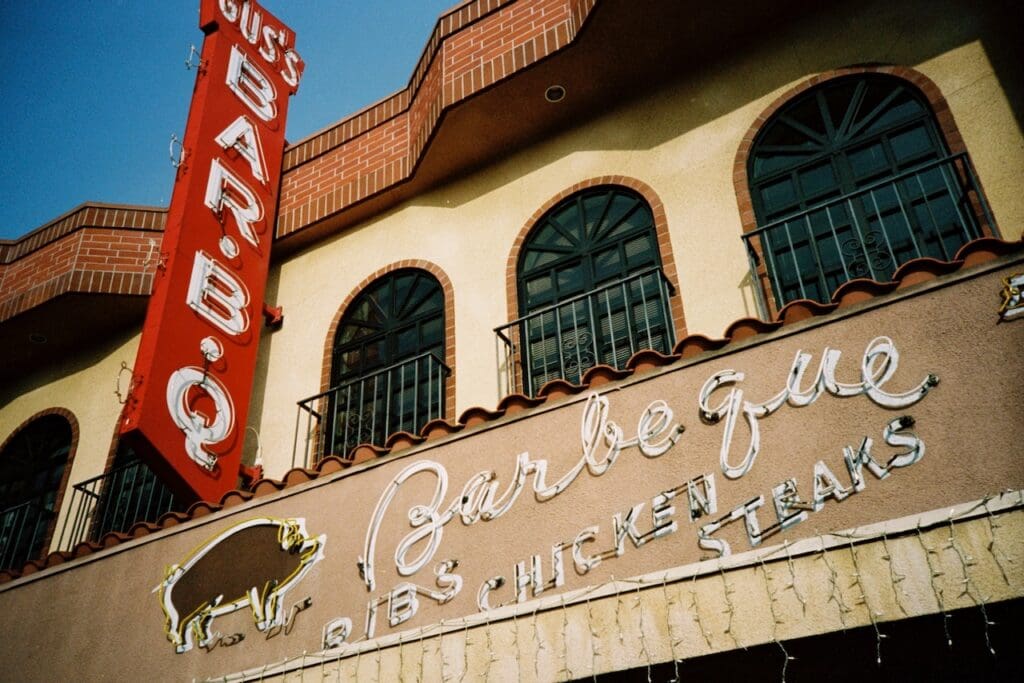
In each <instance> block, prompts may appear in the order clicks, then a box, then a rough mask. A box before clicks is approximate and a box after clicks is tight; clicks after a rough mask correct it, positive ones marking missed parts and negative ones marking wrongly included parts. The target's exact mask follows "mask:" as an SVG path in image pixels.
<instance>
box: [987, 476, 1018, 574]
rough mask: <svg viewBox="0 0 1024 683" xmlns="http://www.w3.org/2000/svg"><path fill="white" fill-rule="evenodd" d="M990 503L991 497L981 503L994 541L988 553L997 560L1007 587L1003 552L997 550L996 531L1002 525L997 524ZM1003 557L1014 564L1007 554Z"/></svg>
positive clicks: (991, 542)
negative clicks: (1001, 557) (1001, 560)
mask: <svg viewBox="0 0 1024 683" xmlns="http://www.w3.org/2000/svg"><path fill="white" fill-rule="evenodd" d="M1000 496H1002V494H1000ZM988 501H989V496H985V499H984V500H983V501H982V502H981V504H982V506H983V507H984V508H985V513H986V515H987V519H988V532H989V534H990V535H991V536H992V540H991V541H989V543H988V552H989V554H990V555H992V559H993V560H995V562H996V566H997V567H999V571H1000V573H1001V574H1002V575H1003V581H1004V582H1005V583H1006V585H1007V586H1009V585H1010V578H1009V577H1008V576H1007V574H1006V569H1005V568H1004V567H1003V563H1002V562H1000V560H999V553H1000V552H1002V551H1001V550H1000V549H998V548H996V529H998V528H999V527H1000V526H1001V525H1000V524H997V523H996V516H995V515H994V514H992V511H991V510H990V509H989V507H988ZM1003 557H1005V558H1006V561H1007V562H1009V563H1010V564H1013V559H1012V558H1011V557H1009V556H1008V555H1007V554H1006V553H1003Z"/></svg>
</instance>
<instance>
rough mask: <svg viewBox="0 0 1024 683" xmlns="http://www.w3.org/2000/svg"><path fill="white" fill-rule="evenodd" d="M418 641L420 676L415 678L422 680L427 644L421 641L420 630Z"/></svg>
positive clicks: (421, 634)
mask: <svg viewBox="0 0 1024 683" xmlns="http://www.w3.org/2000/svg"><path fill="white" fill-rule="evenodd" d="M419 643H420V677H419V679H417V680H420V681H422V680H423V671H424V661H423V660H424V659H426V658H427V646H426V645H425V644H424V643H423V632H422V631H421V632H420V639H419Z"/></svg>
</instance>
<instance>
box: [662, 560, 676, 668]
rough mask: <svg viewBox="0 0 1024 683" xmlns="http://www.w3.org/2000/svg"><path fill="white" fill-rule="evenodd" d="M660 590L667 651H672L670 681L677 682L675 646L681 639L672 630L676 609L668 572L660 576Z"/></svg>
mask: <svg viewBox="0 0 1024 683" xmlns="http://www.w3.org/2000/svg"><path fill="white" fill-rule="evenodd" d="M661 592H662V593H663V594H664V595H665V633H667V634H668V647H669V652H671V653H672V670H673V673H674V675H673V676H672V680H671V681H670V683H679V655H677V654H676V646H677V645H679V643H680V642H681V639H677V638H676V636H675V634H674V633H673V632H672V613H673V612H675V611H676V607H677V605H676V601H675V600H673V599H672V596H671V595H669V592H668V572H666V573H665V574H662V576H661Z"/></svg>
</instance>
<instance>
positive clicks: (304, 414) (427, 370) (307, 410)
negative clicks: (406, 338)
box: [292, 353, 451, 466]
mask: <svg viewBox="0 0 1024 683" xmlns="http://www.w3.org/2000/svg"><path fill="white" fill-rule="evenodd" d="M450 374H451V370H450V369H449V368H448V366H447V365H445V364H444V362H443V361H442V360H441V359H440V358H438V357H437V356H436V355H434V354H433V353H424V354H421V355H419V356H416V357H414V358H410V359H409V360H406V361H403V362H401V363H396V364H395V365H391V366H388V367H386V368H381V369H380V370H375V371H373V372H371V373H369V374H367V375H364V376H362V377H359V378H357V379H353V380H349V381H347V382H344V383H342V384H340V385H338V386H336V387H334V388H332V389H328V390H327V391H325V392H323V393H320V394H317V395H316V396H310V397H309V398H306V399H303V400H301V401H299V409H298V413H297V414H296V422H295V444H294V446H293V451H292V462H293V463H304V464H306V465H308V466H312V465H314V464H315V463H316V462H317V461H319V460H321V459H322V458H324V457H327V456H328V455H337V456H341V457H346V456H347V455H348V453H349V452H350V451H351V450H352V449H353V448H355V447H356V446H358V445H359V444H363V443H372V444H375V445H383V444H384V442H385V441H386V440H387V438H388V436H390V435H391V434H393V433H395V432H399V431H407V432H412V433H414V434H415V433H417V432H419V430H420V429H421V428H422V427H423V425H425V424H426V423H428V422H430V421H431V420H433V419H435V418H439V417H444V406H445V379H446V378H447V377H448V375H450Z"/></svg>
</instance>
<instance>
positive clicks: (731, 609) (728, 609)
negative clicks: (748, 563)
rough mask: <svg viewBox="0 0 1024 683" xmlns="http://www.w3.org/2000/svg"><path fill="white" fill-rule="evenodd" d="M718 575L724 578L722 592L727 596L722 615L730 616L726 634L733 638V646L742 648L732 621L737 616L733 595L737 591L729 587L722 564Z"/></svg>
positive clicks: (719, 566) (719, 564) (719, 565)
mask: <svg viewBox="0 0 1024 683" xmlns="http://www.w3.org/2000/svg"><path fill="white" fill-rule="evenodd" d="M718 573H719V575H721V577H722V591H723V593H724V594H725V609H724V610H722V613H723V614H728V615H729V623H728V624H727V625H726V627H725V632H726V633H728V634H729V637H730V638H732V642H733V645H735V646H736V647H742V646H741V645H740V641H739V639H738V638H737V637H736V633H735V632H734V631H733V628H732V620H733V617H735V616H736V606H735V605H734V604H733V603H732V594H733V593H735V592H736V591H735V590H734V589H733V587H732V586H730V585H729V581H728V580H727V579H726V578H725V569H724V568H723V567H722V563H721V562H719V563H718ZM743 649H744V650H745V649H746V648H745V647H744V648H743Z"/></svg>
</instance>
